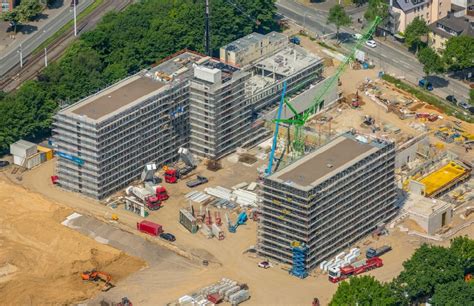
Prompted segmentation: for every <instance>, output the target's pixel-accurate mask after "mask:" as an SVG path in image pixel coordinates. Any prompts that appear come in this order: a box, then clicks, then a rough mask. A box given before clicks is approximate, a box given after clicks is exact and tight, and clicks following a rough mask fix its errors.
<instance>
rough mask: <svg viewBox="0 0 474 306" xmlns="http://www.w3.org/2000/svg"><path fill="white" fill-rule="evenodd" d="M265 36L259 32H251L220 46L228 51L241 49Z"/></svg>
mask: <svg viewBox="0 0 474 306" xmlns="http://www.w3.org/2000/svg"><path fill="white" fill-rule="evenodd" d="M264 38H265V35H262V34H260V33H252V34H249V35H247V36H244V37H242V38H239V39H237V40H235V41H233V42H231V43H229V44H227V45H225V46H223V47H222V48H223V49H225V50H228V51H241V50H245V49H247V48H248V47H249V46H251V45H254V44H257V43H259V42H260V41H262V40H263V39H264Z"/></svg>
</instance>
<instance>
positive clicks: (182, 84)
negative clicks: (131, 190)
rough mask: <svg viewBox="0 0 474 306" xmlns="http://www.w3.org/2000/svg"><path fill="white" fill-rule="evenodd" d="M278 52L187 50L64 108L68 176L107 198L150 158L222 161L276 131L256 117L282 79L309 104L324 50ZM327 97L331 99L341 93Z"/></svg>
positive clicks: (60, 129)
mask: <svg viewBox="0 0 474 306" xmlns="http://www.w3.org/2000/svg"><path fill="white" fill-rule="evenodd" d="M273 51H274V52H273V53H271V54H267V56H266V57H265V58H262V59H260V60H258V61H256V62H255V63H253V64H250V65H246V66H245V67H243V68H238V67H236V66H232V65H229V64H226V63H223V62H222V61H219V60H216V59H212V58H210V57H206V56H203V55H198V54H195V53H192V52H187V51H186V52H184V53H180V54H178V55H175V56H171V57H170V58H168V59H167V60H166V61H165V62H163V63H161V64H160V65H158V66H156V67H154V68H152V69H150V70H149V71H143V72H141V73H139V74H137V75H134V76H132V77H129V78H127V79H125V80H122V81H120V82H118V83H116V84H114V85H112V86H111V87H109V88H107V89H105V90H103V91H101V92H99V93H97V94H95V95H93V96H90V97H88V98H86V99H84V100H82V101H79V102H78V103H76V104H74V105H72V106H70V107H68V108H66V109H63V110H61V111H60V112H59V113H58V114H57V115H56V116H55V123H54V125H55V128H54V130H53V132H54V133H55V136H54V138H55V140H56V142H57V145H58V151H59V154H58V156H59V162H58V176H59V182H60V184H61V185H62V186H63V187H65V188H67V189H71V190H74V191H77V192H81V193H83V194H86V195H88V196H91V197H94V198H98V199H102V198H104V197H106V196H107V195H109V194H111V193H113V192H114V191H116V190H118V189H120V188H122V187H124V186H126V185H127V184H129V183H130V182H131V181H132V180H134V179H136V178H138V176H139V174H140V172H141V170H142V168H143V166H144V165H145V164H146V163H148V162H155V163H157V164H158V165H164V164H167V163H169V162H171V161H173V159H175V158H176V156H177V154H176V152H177V150H178V148H179V147H180V146H183V147H189V149H190V150H191V151H192V152H193V153H194V154H197V155H199V156H201V157H204V158H208V159H219V158H221V157H223V156H224V155H226V154H229V153H231V152H233V151H234V150H235V149H236V148H237V147H239V146H248V145H251V144H254V143H256V142H257V141H259V140H262V139H263V138H264V137H265V136H268V135H270V132H269V131H268V130H266V129H265V128H264V127H262V125H261V124H258V123H256V122H259V120H257V119H258V118H263V117H264V116H263V115H264V114H265V113H268V111H269V110H270V109H272V108H274V107H275V106H276V105H277V101H278V100H279V97H280V95H281V89H282V85H283V82H287V84H288V86H287V88H288V90H287V92H288V96H290V97H291V96H292V97H293V98H294V99H295V100H294V101H296V102H297V101H298V100H302V101H303V102H302V103H295V105H296V108H297V109H300V110H301V111H303V110H304V109H305V108H306V107H309V105H310V102H311V101H312V97H311V95H313V94H314V91H315V90H317V88H318V86H321V84H324V81H322V80H323V78H322V69H323V62H322V60H321V59H320V58H317V57H314V56H312V55H310V54H308V53H306V51H304V50H303V49H302V48H300V47H298V46H294V45H293V44H290V46H286V47H284V48H282V49H275V50H273ZM334 92H335V91H334ZM328 97H329V98H328V103H327V104H326V105H329V104H330V103H329V102H333V101H335V100H336V99H337V95H334V94H331V95H329V96H328Z"/></svg>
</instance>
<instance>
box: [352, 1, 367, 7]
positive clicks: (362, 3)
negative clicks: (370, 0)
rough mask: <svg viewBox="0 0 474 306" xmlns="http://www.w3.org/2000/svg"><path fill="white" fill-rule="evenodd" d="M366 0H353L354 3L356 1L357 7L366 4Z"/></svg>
mask: <svg viewBox="0 0 474 306" xmlns="http://www.w3.org/2000/svg"><path fill="white" fill-rule="evenodd" d="M366 2H367V0H352V3H354V4H355V5H356V6H357V7H360V6H362V5H364V4H365V3H366Z"/></svg>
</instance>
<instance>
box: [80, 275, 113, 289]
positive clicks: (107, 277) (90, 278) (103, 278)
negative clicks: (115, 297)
mask: <svg viewBox="0 0 474 306" xmlns="http://www.w3.org/2000/svg"><path fill="white" fill-rule="evenodd" d="M81 277H82V280H85V281H91V282H98V281H102V282H104V283H105V285H104V287H103V288H102V291H103V292H105V291H109V290H110V289H112V288H113V287H114V285H112V283H111V282H110V281H111V280H112V276H110V274H108V273H105V272H102V271H96V270H92V271H84V272H82V274H81Z"/></svg>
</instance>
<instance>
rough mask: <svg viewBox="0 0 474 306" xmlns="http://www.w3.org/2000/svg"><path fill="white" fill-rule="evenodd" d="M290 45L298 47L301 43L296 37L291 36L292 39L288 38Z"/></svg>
mask: <svg viewBox="0 0 474 306" xmlns="http://www.w3.org/2000/svg"><path fill="white" fill-rule="evenodd" d="M290 43H292V44H295V45H299V44H300V43H301V41H300V39H299V38H298V37H296V36H292V37H290Z"/></svg>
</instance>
